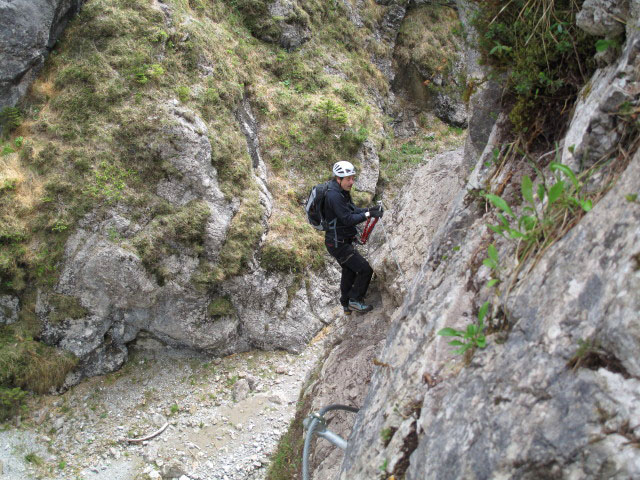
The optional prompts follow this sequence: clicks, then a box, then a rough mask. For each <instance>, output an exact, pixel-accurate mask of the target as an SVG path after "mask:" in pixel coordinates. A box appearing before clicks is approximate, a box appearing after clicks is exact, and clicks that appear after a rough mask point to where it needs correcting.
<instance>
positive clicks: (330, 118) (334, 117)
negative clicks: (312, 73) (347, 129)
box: [313, 98, 347, 131]
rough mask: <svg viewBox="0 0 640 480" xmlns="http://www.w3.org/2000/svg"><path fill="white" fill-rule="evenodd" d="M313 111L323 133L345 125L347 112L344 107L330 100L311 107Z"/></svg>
mask: <svg viewBox="0 0 640 480" xmlns="http://www.w3.org/2000/svg"><path fill="white" fill-rule="evenodd" d="M313 110H314V111H315V112H317V114H318V121H319V123H320V125H321V126H322V128H323V130H325V131H329V130H331V129H332V128H334V127H336V126H342V125H345V124H346V123H347V112H346V111H345V109H344V107H343V106H342V105H340V104H338V103H335V102H334V101H333V100H331V99H330V98H328V99H326V100H324V101H323V102H321V103H319V104H318V105H316V106H315V107H313Z"/></svg>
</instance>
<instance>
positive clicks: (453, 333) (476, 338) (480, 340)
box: [438, 301, 489, 355]
mask: <svg viewBox="0 0 640 480" xmlns="http://www.w3.org/2000/svg"><path fill="white" fill-rule="evenodd" d="M488 311H489V302H488V301H487V302H484V304H483V305H482V307H480V310H479V311H478V321H477V322H476V323H472V324H470V325H467V329H466V330H456V329H455V328H451V327H445V328H443V329H441V330H439V331H438V335H441V336H443V337H458V338H460V340H452V341H450V342H449V345H453V346H454V347H460V348H458V349H456V350H454V351H453V353H455V354H456V355H462V354H463V353H465V352H466V351H467V350H469V349H470V348H484V347H486V346H487V339H486V337H485V335H484V333H483V331H484V328H485V326H484V318H485V317H486V315H487V312H488Z"/></svg>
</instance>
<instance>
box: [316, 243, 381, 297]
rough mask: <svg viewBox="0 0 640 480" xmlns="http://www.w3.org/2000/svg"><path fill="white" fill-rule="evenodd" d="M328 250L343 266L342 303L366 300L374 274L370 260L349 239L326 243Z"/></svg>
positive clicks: (341, 280) (341, 282)
mask: <svg viewBox="0 0 640 480" xmlns="http://www.w3.org/2000/svg"><path fill="white" fill-rule="evenodd" d="M325 245H326V247H327V250H328V252H329V253H330V254H331V256H332V257H333V258H335V259H336V260H337V261H338V263H339V264H340V266H341V267H342V278H341V279H340V303H341V304H342V305H343V306H345V307H346V306H347V305H348V304H349V300H358V301H362V300H364V296H365V295H366V294H367V289H368V288H369V282H370V281H371V277H372V276H373V269H372V268H371V265H369V262H367V261H366V260H365V258H364V257H363V256H362V255H360V254H359V253H358V251H357V250H356V248H355V247H354V246H353V245H352V244H351V242H349V241H347V242H346V243H340V244H338V245H337V247H336V246H335V245H333V244H332V243H328V242H326V243H325Z"/></svg>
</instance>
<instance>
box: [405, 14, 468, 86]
mask: <svg viewBox="0 0 640 480" xmlns="http://www.w3.org/2000/svg"><path fill="white" fill-rule="evenodd" d="M461 34H462V27H461V25H460V20H459V19H458V14H457V12H456V11H455V10H454V9H453V8H451V7H449V6H444V5H429V4H427V5H422V6H419V7H417V8H413V9H411V10H409V12H408V14H407V16H406V18H405V20H404V21H403V22H402V27H401V28H400V32H399V33H398V39H397V44H396V50H395V56H396V59H397V60H398V63H399V64H400V65H402V66H404V67H405V68H406V67H407V66H408V65H414V66H416V67H418V69H419V71H420V72H421V73H422V74H423V75H424V74H427V75H428V77H427V78H422V77H421V78H419V79H417V80H416V81H419V82H421V83H422V85H423V86H425V87H427V90H430V91H433V92H438V91H442V92H448V91H449V90H454V91H455V90H457V91H459V92H460V93H462V90H463V89H464V88H465V87H466V80H465V79H464V78H460V79H457V80H458V83H459V84H460V85H459V86H458V85H456V84H455V83H453V84H444V85H442V86H437V85H436V84H435V83H433V81H432V80H433V78H434V77H436V76H440V77H442V78H447V77H448V75H449V74H450V72H451V70H452V68H453V64H454V61H455V58H456V52H458V51H460V49H461V45H462V39H461V38H460V36H461ZM418 88H419V87H418ZM414 93H415V92H414Z"/></svg>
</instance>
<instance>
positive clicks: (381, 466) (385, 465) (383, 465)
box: [378, 458, 389, 472]
mask: <svg viewBox="0 0 640 480" xmlns="http://www.w3.org/2000/svg"><path fill="white" fill-rule="evenodd" d="M387 465H389V460H387V459H386V458H385V459H384V462H382V465H380V466H379V467H378V469H379V470H380V471H381V472H386V471H387Z"/></svg>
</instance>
